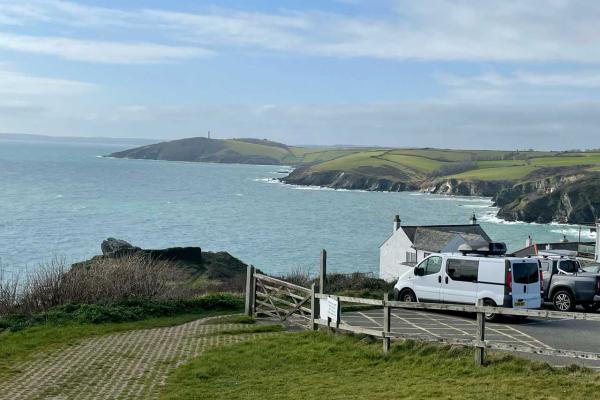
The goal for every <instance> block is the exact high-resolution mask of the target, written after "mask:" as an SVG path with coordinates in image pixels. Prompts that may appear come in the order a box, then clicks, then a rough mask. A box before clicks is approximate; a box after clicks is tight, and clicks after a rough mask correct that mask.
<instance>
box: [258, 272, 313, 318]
mask: <svg viewBox="0 0 600 400" xmlns="http://www.w3.org/2000/svg"><path fill="white" fill-rule="evenodd" d="M247 278H248V279H247V282H246V314H247V315H250V316H258V317H260V316H264V317H271V318H275V319H277V320H279V321H281V322H283V321H290V322H292V323H295V324H298V325H302V326H305V327H307V328H308V327H310V326H312V323H313V316H314V315H315V312H314V308H313V307H314V303H315V296H314V294H315V293H314V285H313V288H312V289H307V288H305V287H302V286H298V285H294V284H293V283H289V282H286V281H282V280H281V279H276V278H272V277H270V276H267V275H263V274H259V273H257V272H256V269H255V268H254V267H253V266H250V267H248V275H247Z"/></svg>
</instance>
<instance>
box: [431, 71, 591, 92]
mask: <svg viewBox="0 0 600 400" xmlns="http://www.w3.org/2000/svg"><path fill="white" fill-rule="evenodd" d="M437 78H438V80H439V81H440V82H442V83H443V84H445V85H448V86H455V87H458V86H473V85H484V86H490V87H509V86H522V85H528V86H537V87H542V88H553V87H558V88H584V89H585V88H597V87H600V70H584V71H572V72H564V73H544V72H535V71H515V72H514V73H511V74H504V75H503V74H499V73H497V72H487V73H483V74H479V75H470V76H461V75H452V74H438V75H437Z"/></svg>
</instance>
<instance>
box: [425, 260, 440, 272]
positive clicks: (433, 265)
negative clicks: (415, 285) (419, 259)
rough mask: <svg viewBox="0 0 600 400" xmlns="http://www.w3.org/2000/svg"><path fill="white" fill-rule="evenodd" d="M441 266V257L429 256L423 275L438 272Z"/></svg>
mask: <svg viewBox="0 0 600 400" xmlns="http://www.w3.org/2000/svg"><path fill="white" fill-rule="evenodd" d="M441 268H442V257H437V256H433V257H429V258H428V259H427V268H425V275H433V274H437V273H438V272H440V269H441Z"/></svg>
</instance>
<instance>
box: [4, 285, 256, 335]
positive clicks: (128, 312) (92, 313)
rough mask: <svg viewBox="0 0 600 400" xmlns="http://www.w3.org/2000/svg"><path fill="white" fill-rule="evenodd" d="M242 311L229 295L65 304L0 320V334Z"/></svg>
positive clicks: (239, 300) (239, 302)
mask: <svg viewBox="0 0 600 400" xmlns="http://www.w3.org/2000/svg"><path fill="white" fill-rule="evenodd" d="M243 307H244V300H243V299H242V298H241V297H238V296H233V295H230V294H212V295H207V296H203V297H199V298H195V299H179V300H149V299H139V298H130V299H123V300H120V301H117V302H114V303H112V304H77V303H68V304H64V305H61V306H57V307H53V308H52V309H50V310H48V311H47V312H45V313H40V314H35V315H31V316H24V315H12V316H9V317H4V318H0V331H1V330H3V329H10V330H13V331H14V330H19V329H23V328H25V327H28V326H32V325H36V324H40V323H44V322H50V323H55V324H62V323H67V322H78V323H92V324H99V323H107V322H128V321H138V320H142V319H146V318H156V317H168V316H175V315H182V314H194V313H200V312H203V311H238V310H241V309H242V308H243Z"/></svg>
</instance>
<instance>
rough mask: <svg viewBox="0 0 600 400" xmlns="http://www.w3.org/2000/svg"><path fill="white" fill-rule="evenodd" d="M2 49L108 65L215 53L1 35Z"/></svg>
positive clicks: (176, 47) (163, 46) (140, 44)
mask: <svg viewBox="0 0 600 400" xmlns="http://www.w3.org/2000/svg"><path fill="white" fill-rule="evenodd" d="M0 48H4V49H7V50H13V51H23V52H27V53H36V54H46V55H53V56H58V57H63V58H66V59H69V60H77V61H87V62H96V63H105V64H152V63H161V62H170V61H176V60H181V59H189V58H196V57H206V56H209V55H211V54H212V52H211V51H209V50H205V49H200V48H196V47H181V46H166V45H160V44H154V43H123V42H107V41H94V40H79V39H70V38H64V37H43V36H26V35H13V34H6V33H0Z"/></svg>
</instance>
